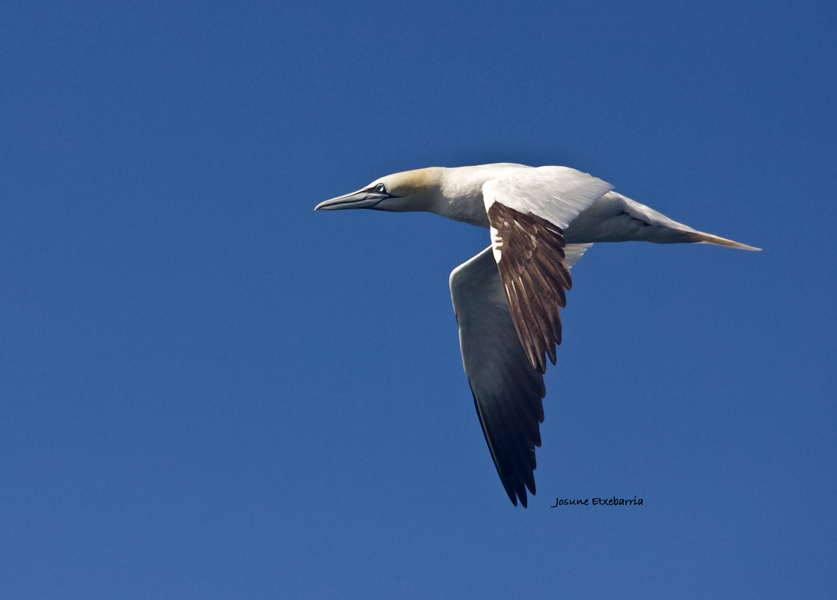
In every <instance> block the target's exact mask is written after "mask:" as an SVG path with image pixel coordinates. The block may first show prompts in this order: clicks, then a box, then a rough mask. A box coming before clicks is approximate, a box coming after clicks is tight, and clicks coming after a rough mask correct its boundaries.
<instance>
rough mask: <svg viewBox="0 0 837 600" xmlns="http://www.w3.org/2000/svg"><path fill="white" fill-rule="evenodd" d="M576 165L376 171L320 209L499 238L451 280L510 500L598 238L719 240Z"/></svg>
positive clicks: (478, 398) (536, 436)
mask: <svg viewBox="0 0 837 600" xmlns="http://www.w3.org/2000/svg"><path fill="white" fill-rule="evenodd" d="M613 189H614V186H612V185H611V184H609V183H607V182H605V181H603V180H601V179H599V178H597V177H594V176H592V175H590V174H587V173H584V172H581V171H578V170H576V169H573V168H570V167H562V166H540V167H531V166H527V165H521V164H515V163H494V164H486V165H475V166H464V167H451V168H447V167H427V168H422V169H415V170H410V171H403V172H399V173H393V174H391V175H386V176H384V177H381V178H378V179H375V180H374V181H372V182H371V183H370V184H369V185H367V186H365V187H362V188H361V189H359V190H357V191H355V192H351V193H349V194H345V195H342V196H337V197H336V198H332V199H330V200H326V201H324V202H321V203H319V204H318V205H317V206H316V207H315V208H314V210H318V211H320V210H322V211H327V210H346V209H360V208H363V209H371V210H382V211H390V212H416V211H421V212H431V213H435V214H437V215H440V216H442V217H446V218H448V219H453V220H455V221H461V222H464V223H469V224H471V225H475V226H477V227H482V228H485V229H488V230H489V237H490V245H489V246H488V247H487V248H485V249H484V250H482V251H481V252H479V253H478V254H477V255H476V256H474V257H473V258H471V259H469V260H467V261H465V262H464V263H462V264H461V265H459V266H458V267H456V268H455V269H454V270H453V271H452V272H451V274H450V279H449V284H450V291H451V299H452V302H453V309H454V314H455V316H456V321H457V326H458V329H459V344H460V350H461V353H462V363H463V367H464V370H465V375H466V376H467V379H468V383H469V385H470V388H471V392H472V395H473V398H474V404H475V406H476V410H477V416H478V417H479V421H480V425H481V427H482V432H483V434H484V436H485V441H486V443H487V444H488V449H489V451H490V453H491V458H492V459H493V461H494V466H495V467H496V469H497V474H498V475H499V476H500V481H501V482H502V484H503V487H504V488H505V490H506V493H507V494H508V497H509V499H510V500H511V502H512V504H514V505H515V506H517V504H518V500H519V501H520V504H521V505H522V506H523V507H527V506H528V497H527V494H526V490H527V489H528V490H529V493H530V494H532V495H533V496H534V495H535V492H536V487H535V478H534V471H535V467H536V460H535V448H536V447H540V445H541V435H540V427H539V425H540V423H543V420H544V411H543V399H544V397H545V395H546V389H545V387H544V373H545V372H546V368H547V359H548V360H549V362H551V363H552V364H553V365H554V364H555V363H556V360H557V355H556V346H557V345H560V344H561V333H562V326H561V313H560V309H562V308H564V307H566V305H567V298H566V292H567V291H568V290H569V289H570V288H571V287H572V277H571V274H570V270H571V269H572V267H573V266H574V265H575V264H576V263H577V262H578V260H579V259H580V258H581V256H582V255H583V254H584V253H585V252H586V251H587V250H589V248H590V247H591V246H592V245H593V244H596V243H600V242H628V241H645V242H654V243H657V244H684V243H697V244H712V245H716V246H725V247H727V248H738V249H743V250H760V248H756V247H753V246H748V245H746V244H741V243H739V242H735V241H732V240H729V239H726V238H722V237H718V236H716V235H712V234H709V233H704V232H701V231H697V230H695V229H692V228H691V227H688V226H686V225H683V224H682V223H678V222H676V221H673V220H671V219H669V218H668V217H666V216H664V215H663V214H661V213H659V212H657V211H655V210H653V209H651V208H649V207H648V206H645V205H643V204H640V203H638V202H635V201H633V200H631V199H629V198H627V197H625V196H623V195H621V194H619V193H617V192H614V191H613Z"/></svg>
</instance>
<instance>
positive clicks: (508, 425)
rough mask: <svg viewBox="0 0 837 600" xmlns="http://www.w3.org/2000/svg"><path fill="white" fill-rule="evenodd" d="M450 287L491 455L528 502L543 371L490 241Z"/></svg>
mask: <svg viewBox="0 0 837 600" xmlns="http://www.w3.org/2000/svg"><path fill="white" fill-rule="evenodd" d="M450 291H451V298H452V299H453V310H454V312H455V313H456V322H457V324H458V325H459V345H460V348H461V350H462V363H463V365H464V367H465V374H466V375H467V376H468V383H469V384H470V386H471V392H472V393H473V395H474V404H476V408H477V415H479V418H480V425H482V432H483V434H485V441H486V442H487V443H488V449H489V450H490V451H491V458H493V459H494V466H495V467H497V473H498V474H499V475H500V480H501V481H502V482H503V487H505V488H506V493H507V494H508V495H509V499H511V501H512V503H513V504H514V505H515V506H517V500H518V498H519V499H520V503H521V504H522V505H523V506H526V505H527V497H526V488H529V491H530V492H531V493H532V494H534V493H535V477H534V473H533V471H534V470H535V466H536V463H535V447H536V446H540V445H541V435H540V430H539V427H538V424H539V423H543V402H542V400H543V397H544V395H545V394H546V389H545V388H544V384H543V375H542V374H541V373H540V372H539V371H538V370H537V369H535V368H533V367H532V365H531V364H529V359H528V358H527V357H526V353H525V352H524V350H523V346H522V345H521V344H520V340H519V339H518V336H517V333H516V332H515V328H514V323H513V322H512V318H511V315H510V314H509V304H508V302H507V300H506V295H505V292H504V291H503V284H502V282H501V281H500V275H499V272H498V270H497V265H496V263H495V262H494V258H493V257H492V249H491V248H490V247H489V248H486V249H485V250H483V251H482V252H480V253H479V254H477V255H476V256H475V257H474V258H472V259H470V260H469V261H467V262H465V263H463V264H461V265H460V266H458V267H457V268H456V269H454V271H453V272H452V273H451V275H450Z"/></svg>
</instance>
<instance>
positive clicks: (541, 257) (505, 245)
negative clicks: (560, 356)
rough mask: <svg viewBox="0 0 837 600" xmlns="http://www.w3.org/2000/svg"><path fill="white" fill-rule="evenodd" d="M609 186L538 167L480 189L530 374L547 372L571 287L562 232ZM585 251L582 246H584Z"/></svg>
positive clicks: (558, 169)
mask: <svg viewBox="0 0 837 600" xmlns="http://www.w3.org/2000/svg"><path fill="white" fill-rule="evenodd" d="M612 187H613V186H611V185H610V184H609V183H607V182H604V181H602V180H601V179H597V178H595V177H593V176H591V175H587V174H586V173H581V172H579V171H576V170H575V169H570V168H568V167H540V168H537V169H532V170H530V171H528V172H527V173H525V174H523V175H520V174H518V175H515V176H511V177H507V178H500V179H492V180H490V181H487V182H486V183H485V185H483V198H484V201H485V208H486V213H487V214H488V222H489V224H490V227H491V247H492V250H493V255H494V259H495V261H496V262H497V267H498V268H499V272H500V278H501V279H502V282H503V287H504V289H505V294H506V298H507V300H508V305H509V309H510V312H511V317H512V321H513V323H514V326H515V330H516V331H517V335H518V337H519V339H520V342H521V344H522V345H523V348H524V350H525V353H526V357H527V359H528V360H529V363H530V364H531V366H532V367H533V368H535V369H538V370H539V371H540V372H541V373H544V372H545V371H546V356H548V357H549V360H550V361H552V364H555V360H556V356H555V345H556V344H560V343H561V313H560V310H559V307H564V306H566V305H567V298H566V290H569V289H570V288H571V287H572V277H571V276H570V270H569V267H570V266H571V264H573V262H574V261H575V260H578V258H580V256H581V254H583V253H584V250H586V247H583V248H582V247H580V246H577V247H575V248H573V251H572V252H571V253H570V254H569V256H568V254H567V249H566V244H565V241H564V229H566V228H567V226H568V225H569V224H570V223H571V222H572V220H573V219H575V218H576V217H577V216H578V214H579V213H581V212H582V211H583V210H584V209H586V208H588V207H589V206H591V205H592V204H593V203H594V202H595V201H596V200H598V199H599V198H601V197H602V196H603V195H604V194H605V193H607V192H608V191H610V190H611V189H612ZM585 246H586V245H585Z"/></svg>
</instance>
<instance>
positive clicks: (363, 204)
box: [314, 167, 443, 212]
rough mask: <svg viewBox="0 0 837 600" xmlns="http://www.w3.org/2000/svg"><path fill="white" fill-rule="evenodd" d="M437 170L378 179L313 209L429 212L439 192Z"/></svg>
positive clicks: (416, 171)
mask: <svg viewBox="0 0 837 600" xmlns="http://www.w3.org/2000/svg"><path fill="white" fill-rule="evenodd" d="M442 170H443V169H441V168H439V167H428V168H426V169H416V170H415V171H403V172H401V173H393V174H392V175H387V176H386V177H380V178H378V179H376V180H375V181H373V182H372V183H370V184H369V185H367V186H365V187H363V188H361V189H359V190H358V191H356V192H352V193H351V194H346V195H344V196H337V197H336V198H332V199H331V200H326V201H325V202H320V203H319V204H318V205H317V206H315V207H314V210H341V209H344V208H371V209H374V210H389V211H394V212H411V211H421V210H429V209H430V206H431V205H432V203H433V200H434V198H435V197H436V195H437V194H438V192H439V184H440V178H441V172H442Z"/></svg>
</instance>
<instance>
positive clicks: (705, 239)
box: [689, 231, 761, 251]
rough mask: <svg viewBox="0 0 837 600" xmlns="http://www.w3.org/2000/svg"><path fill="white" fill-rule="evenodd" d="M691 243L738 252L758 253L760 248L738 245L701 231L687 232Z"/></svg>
mask: <svg viewBox="0 0 837 600" xmlns="http://www.w3.org/2000/svg"><path fill="white" fill-rule="evenodd" d="M689 237H690V238H691V241H692V242H694V243H696V244H712V245H714V246H724V247H726V248H738V249H739V250H755V251H759V250H761V248H756V247H755V246H748V245H747V244H740V243H738V242H734V241H732V240H728V239H726V238H722V237H718V236H717V235H712V234H711V233H703V232H702V231H693V232H689Z"/></svg>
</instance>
